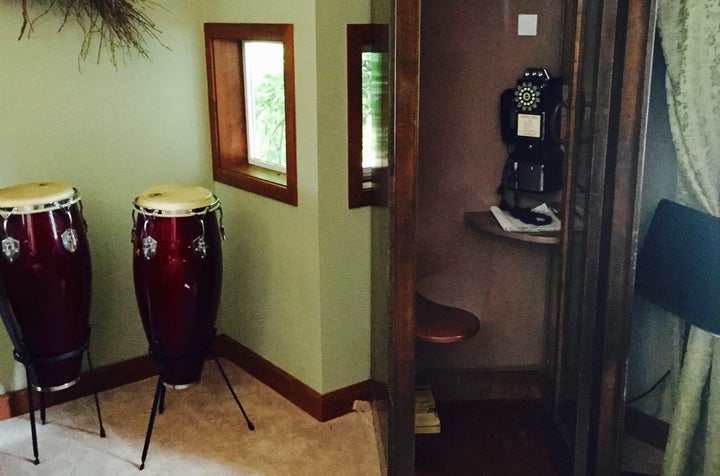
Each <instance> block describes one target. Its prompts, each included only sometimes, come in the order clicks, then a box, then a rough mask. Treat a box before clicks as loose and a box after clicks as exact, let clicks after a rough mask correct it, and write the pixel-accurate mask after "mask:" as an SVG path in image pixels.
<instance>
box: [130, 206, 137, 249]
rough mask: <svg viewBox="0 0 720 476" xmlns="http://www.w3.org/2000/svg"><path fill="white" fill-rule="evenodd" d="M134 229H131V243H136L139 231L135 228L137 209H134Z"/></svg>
mask: <svg viewBox="0 0 720 476" xmlns="http://www.w3.org/2000/svg"><path fill="white" fill-rule="evenodd" d="M132 224H133V226H132V229H131V230H130V243H135V240H136V239H137V232H136V228H135V209H133V211H132Z"/></svg>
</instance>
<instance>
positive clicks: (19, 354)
mask: <svg viewBox="0 0 720 476" xmlns="http://www.w3.org/2000/svg"><path fill="white" fill-rule="evenodd" d="M0 316H1V317H2V320H3V323H4V324H5V328H6V329H7V331H8V334H9V336H10V340H11V341H12V343H13V347H14V348H15V349H14V351H13V356H14V357H15V360H17V361H18V362H20V363H21V364H23V366H24V367H25V375H26V377H27V398H28V411H29V413H30V431H31V434H32V446H33V456H34V460H33V463H34V464H39V463H40V458H39V456H38V443H37V430H36V428H35V405H34V403H33V400H34V399H33V387H37V388H41V386H40V384H39V382H38V381H37V378H36V373H35V366H36V365H40V364H52V363H56V362H60V361H62V360H65V359H69V358H72V357H75V356H77V355H80V354H81V353H83V352H85V353H86V355H87V359H88V367H89V373H90V379H91V380H92V382H93V393H94V395H95V408H96V409H97V416H98V422H99V424H100V437H101V438H105V428H104V427H103V422H102V415H101V414H100V401H99V400H98V392H97V384H96V382H95V376H94V374H93V365H92V359H91V358H90V345H89V343H90V328H88V333H87V338H86V339H85V342H84V343H83V344H82V346H80V347H79V348H77V349H75V350H72V351H70V352H66V353H64V354H61V355H56V356H53V357H37V356H33V355H32V354H31V353H30V351H29V350H28V348H27V346H26V345H25V341H24V339H23V337H22V332H21V330H20V326H19V324H18V322H17V319H16V318H15V314H14V312H13V310H12V307H11V306H10V303H9V301H8V299H7V295H6V292H5V286H2V285H0ZM38 393H39V394H40V421H41V423H42V424H43V425H44V424H45V393H44V392H42V391H39V392H38Z"/></svg>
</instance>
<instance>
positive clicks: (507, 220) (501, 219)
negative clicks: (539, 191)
mask: <svg viewBox="0 0 720 476" xmlns="http://www.w3.org/2000/svg"><path fill="white" fill-rule="evenodd" d="M490 211H491V212H492V214H493V216H494V217H495V219H496V220H497V222H498V224H499V225H500V227H501V228H502V229H503V230H505V231H514V232H518V233H542V232H549V231H560V219H559V218H558V217H557V215H555V213H553V211H552V210H550V208H549V207H548V206H547V205H546V204H545V203H542V204H540V205H538V206H537V207H535V208H533V209H532V211H534V212H537V213H543V214H545V215H549V216H550V218H551V219H552V221H551V222H550V223H548V224H547V225H532V224H530V223H523V222H522V221H520V220H518V219H517V218H515V217H514V216H512V215H510V213H509V212H506V211H504V210H501V209H500V208H499V207H496V206H492V207H490Z"/></svg>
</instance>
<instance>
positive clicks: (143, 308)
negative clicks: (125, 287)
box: [133, 185, 223, 388]
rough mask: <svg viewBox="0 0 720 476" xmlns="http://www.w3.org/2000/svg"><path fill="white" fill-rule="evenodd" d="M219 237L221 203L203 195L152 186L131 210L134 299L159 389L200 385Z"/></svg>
mask: <svg viewBox="0 0 720 476" xmlns="http://www.w3.org/2000/svg"><path fill="white" fill-rule="evenodd" d="M218 214H219V215H220V216H218ZM222 234H223V231H222V209H221V208H220V201H219V200H218V199H217V198H216V197H215V196H214V195H213V194H212V192H210V191H209V190H207V189H205V188H203V187H198V186H185V185H158V186H154V187H151V188H149V189H147V190H145V191H144V192H143V193H142V194H141V195H140V196H138V197H137V198H136V199H135V201H134V203H133V276H134V282H135V295H136V298H137V303H138V308H139V311H140V318H141V320H142V324H143V329H144V330H145V336H146V337H147V339H148V343H149V346H150V355H151V356H152V357H153V359H154V360H155V361H156V363H157V364H158V367H159V373H160V379H161V380H162V382H163V384H164V385H165V386H166V387H170V388H184V387H186V386H188V385H190V384H193V383H196V382H198V381H199V380H200V376H201V374H202V370H203V364H204V362H205V358H206V357H207V355H208V351H209V349H210V345H211V344H212V340H213V338H214V336H215V321H216V319H217V311H218V306H219V305H220V291H221V285H222V249H221V240H222V238H223V237H222Z"/></svg>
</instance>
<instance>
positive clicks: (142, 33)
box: [18, 0, 162, 66]
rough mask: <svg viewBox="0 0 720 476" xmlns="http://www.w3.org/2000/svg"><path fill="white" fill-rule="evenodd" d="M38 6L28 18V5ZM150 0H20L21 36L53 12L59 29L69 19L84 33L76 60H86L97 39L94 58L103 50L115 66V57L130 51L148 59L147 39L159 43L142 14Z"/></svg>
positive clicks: (148, 18)
mask: <svg viewBox="0 0 720 476" xmlns="http://www.w3.org/2000/svg"><path fill="white" fill-rule="evenodd" d="M34 5H38V6H40V7H42V8H43V11H42V13H40V14H39V15H37V16H36V17H34V18H31V16H30V13H29V7H32V6H34ZM156 6H158V4H157V3H156V2H154V1H152V0H22V17H23V24H22V27H21V29H20V36H19V37H18V40H20V39H22V38H23V36H26V37H29V36H30V33H31V32H32V31H33V24H34V23H35V21H37V20H38V19H39V18H41V17H43V16H45V15H46V14H48V13H50V12H53V13H56V14H58V15H60V16H62V22H61V24H60V27H59V28H58V31H60V30H62V29H63V27H65V25H66V24H67V22H68V21H69V20H72V19H74V20H75V21H76V22H77V24H78V25H79V26H80V27H81V28H82V30H83V32H84V33H85V36H84V39H83V43H82V45H81V47H80V53H79V59H82V60H85V59H87V56H88V53H89V52H90V50H91V47H94V43H93V42H97V61H98V63H99V62H100V57H101V52H102V50H103V49H106V50H107V51H108V52H109V56H110V60H111V61H112V63H113V65H115V66H117V59H118V57H120V56H122V57H124V56H127V55H128V54H130V53H131V52H132V51H133V50H134V51H136V52H137V54H138V55H140V56H142V57H145V58H148V57H149V56H148V51H147V41H146V40H147V39H148V38H151V39H155V40H157V41H158V42H159V43H160V44H162V42H161V41H160V38H159V35H160V33H161V32H160V31H159V30H158V29H157V27H156V26H155V23H154V22H153V21H152V20H151V19H150V17H148V16H147V15H146V14H145V9H146V7H156Z"/></svg>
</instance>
